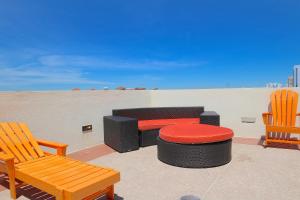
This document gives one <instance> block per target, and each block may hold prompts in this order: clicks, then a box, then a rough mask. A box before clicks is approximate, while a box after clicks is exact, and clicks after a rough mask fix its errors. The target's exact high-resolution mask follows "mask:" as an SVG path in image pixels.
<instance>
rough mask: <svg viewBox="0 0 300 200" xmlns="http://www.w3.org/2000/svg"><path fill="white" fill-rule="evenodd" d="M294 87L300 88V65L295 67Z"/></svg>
mask: <svg viewBox="0 0 300 200" xmlns="http://www.w3.org/2000/svg"><path fill="white" fill-rule="evenodd" d="M294 87H300V65H294Z"/></svg>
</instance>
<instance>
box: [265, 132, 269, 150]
mask: <svg viewBox="0 0 300 200" xmlns="http://www.w3.org/2000/svg"><path fill="white" fill-rule="evenodd" d="M268 139H269V133H268V131H266V135H265V142H264V144H265V147H266V146H268V145H269V142H268Z"/></svg>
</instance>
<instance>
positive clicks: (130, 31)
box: [0, 0, 300, 90]
mask: <svg viewBox="0 0 300 200" xmlns="http://www.w3.org/2000/svg"><path fill="white" fill-rule="evenodd" d="M0 5H1V6H0V90H60V89H66V90H68V89H71V88H74V87H80V88H82V89H89V88H97V89H102V88H103V87H105V86H107V87H109V88H115V87H117V86H119V85H122V86H126V87H147V88H152V87H158V88H214V87H263V86H264V85H265V84H266V83H267V82H282V83H284V84H285V83H286V79H287V76H289V75H290V74H291V73H292V67H293V65H294V64H299V63H300V12H299V10H300V1H299V0H252V1H240V0H228V1H221V0H218V1H217V0H209V1H203V0H184V1H183V0H181V1H176V0H151V1H143V0H126V1H124V0H109V1H107V0H94V1H93V0H90V1H83V0H76V1H74V0H72V1H71V0H64V1H61V0H60V1H58V0H43V1H22V0H9V1H7V0H0Z"/></svg>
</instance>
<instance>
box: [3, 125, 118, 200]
mask: <svg viewBox="0 0 300 200" xmlns="http://www.w3.org/2000/svg"><path fill="white" fill-rule="evenodd" d="M39 145H42V146H46V147H49V148H54V149H56V151H57V153H56V154H55V155H53V154H51V153H48V152H45V151H43V150H42V149H41V148H40V146H39ZM66 148H67V145H65V144H59V143H54V142H48V141H43V140H36V139H35V138H34V137H33V135H32V134H31V132H30V130H29V129H28V127H27V126H26V124H24V123H16V122H9V123H0V172H3V173H7V174H8V178H9V188H10V193H11V198H12V199H16V185H15V179H17V180H19V181H21V182H22V183H23V184H29V185H32V186H34V187H36V188H39V189H40V190H43V191H45V192H47V193H49V194H52V195H53V196H55V197H56V199H57V200H65V199H72V200H75V199H76V200H77V199H95V198H97V197H99V196H102V195H105V194H106V195H107V197H108V198H109V199H114V184H115V183H117V182H118V181H119V180H120V173H119V172H117V171H115V170H113V169H109V168H103V167H98V166H94V165H91V164H87V163H84V162H81V161H77V160H73V159H70V158H67V157H65V154H66Z"/></svg>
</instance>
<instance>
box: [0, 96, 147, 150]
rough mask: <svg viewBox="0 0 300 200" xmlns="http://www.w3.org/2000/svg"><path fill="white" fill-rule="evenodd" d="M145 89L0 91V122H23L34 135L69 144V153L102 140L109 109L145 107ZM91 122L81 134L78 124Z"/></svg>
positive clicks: (109, 113) (80, 126) (109, 112)
mask: <svg viewBox="0 0 300 200" xmlns="http://www.w3.org/2000/svg"><path fill="white" fill-rule="evenodd" d="M150 99H151V98H150V96H149V92H148V91H67V92H11V93H0V121H22V122H26V123H27V124H28V125H29V127H30V129H31V131H32V132H33V133H34V135H35V136H36V137H37V138H42V139H48V140H54V141H59V142H63V143H67V144H69V151H68V152H73V151H77V150H80V149H83V148H86V147H90V146H94V145H97V144H99V143H103V123H102V119H103V116H105V115H111V111H112V109H115V108H129V107H149V106H150ZM88 124H92V125H93V131H92V132H88V133H85V134H83V133H82V125H88Z"/></svg>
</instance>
